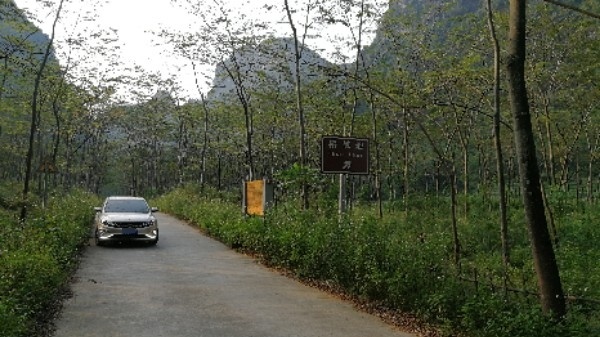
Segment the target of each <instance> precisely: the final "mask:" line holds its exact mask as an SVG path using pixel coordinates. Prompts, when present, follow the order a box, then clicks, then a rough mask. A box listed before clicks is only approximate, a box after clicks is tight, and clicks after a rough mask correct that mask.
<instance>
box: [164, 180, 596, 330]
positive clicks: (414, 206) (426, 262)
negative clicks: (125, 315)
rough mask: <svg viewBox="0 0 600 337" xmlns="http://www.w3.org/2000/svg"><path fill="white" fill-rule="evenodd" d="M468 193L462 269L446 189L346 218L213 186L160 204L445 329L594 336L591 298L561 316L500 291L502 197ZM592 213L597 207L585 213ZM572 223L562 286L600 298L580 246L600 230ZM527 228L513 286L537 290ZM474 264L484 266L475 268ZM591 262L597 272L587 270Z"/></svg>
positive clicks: (302, 272) (297, 270)
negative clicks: (214, 194)
mask: <svg viewBox="0 0 600 337" xmlns="http://www.w3.org/2000/svg"><path fill="white" fill-rule="evenodd" d="M472 198H473V199H472V200H470V201H471V212H472V215H470V216H469V217H468V218H466V219H462V220H461V222H460V225H459V231H460V237H461V240H462V243H463V246H464V249H463V257H462V269H463V271H462V272H459V270H458V269H457V267H456V266H455V265H454V264H453V260H452V236H451V229H450V228H451V224H450V220H449V219H448V218H447V216H446V214H447V211H448V209H449V207H450V204H449V200H448V198H447V197H413V198H411V200H410V201H407V202H408V209H409V210H410V211H409V212H408V213H407V212H405V211H399V209H404V207H398V205H395V206H394V205H388V207H386V209H387V212H386V214H385V216H384V218H383V219H378V218H374V217H373V216H370V215H369V214H372V213H373V211H372V209H371V206H370V205H365V206H356V207H355V208H354V210H353V212H352V214H350V215H347V216H344V217H341V218H340V217H338V216H337V213H336V212H335V211H334V210H332V209H330V208H323V209H318V210H317V209H313V210H311V211H301V210H299V209H298V207H297V205H296V203H283V204H279V205H278V206H277V207H276V208H275V209H274V210H272V211H271V212H270V213H268V214H267V216H266V217H264V218H258V217H243V216H242V215H241V212H240V208H239V206H236V205H235V204H232V203H231V202H230V201H227V200H225V199H223V198H211V197H210V193H207V194H205V195H202V194H201V193H200V194H199V190H198V189H194V188H192V187H187V188H184V189H178V190H174V191H172V192H171V193H169V194H167V195H164V196H162V197H161V198H159V199H158V200H157V202H158V203H159V205H160V207H161V208H162V209H163V210H164V211H166V212H170V213H173V214H176V215H178V216H180V217H183V218H186V219H189V220H191V221H192V222H193V223H195V224H197V225H198V226H199V227H201V228H202V229H204V230H205V231H206V232H207V233H208V234H210V235H212V236H214V237H216V238H218V239H219V240H221V241H223V242H224V243H226V244H228V245H230V246H232V247H234V248H238V249H242V250H245V251H250V252H253V253H255V254H256V255H257V256H259V257H260V258H261V259H262V260H264V261H265V263H267V264H270V265H273V266H277V267H280V268H285V269H286V270H289V271H290V272H293V273H294V274H295V275H297V276H298V277H300V278H303V279H307V280H313V281H316V282H321V283H326V284H328V285H330V286H333V287H335V288H336V289H341V290H343V291H344V292H346V293H347V294H349V295H351V296H353V297H355V298H358V299H361V300H366V301H372V302H376V303H378V304H380V305H382V306H385V307H388V308H392V309H394V310H403V311H409V312H413V313H416V314H418V315H419V317H420V318H421V319H423V320H424V321H427V322H429V323H432V324H434V325H435V326H438V327H440V329H441V330H442V331H443V332H444V333H446V334H448V335H455V334H456V333H458V332H462V333H466V334H467V335H469V336H489V337H492V336H493V337H499V336H500V337H501V336H506V337H509V336H540V337H542V336H592V335H595V334H597V333H598V331H599V330H598V325H597V324H596V323H593V322H594V321H595V319H596V318H597V317H598V311H597V308H596V309H594V306H593V305H591V304H589V303H588V304H586V303H585V302H576V303H578V304H573V305H571V306H570V312H569V315H568V317H566V318H565V319H564V321H563V322H561V323H560V324H558V323H556V322H552V321H549V320H548V318H547V317H545V316H544V315H543V314H542V312H541V310H540V308H539V304H538V301H537V299H536V298H535V296H530V295H525V294H514V293H505V292H504V291H502V290H501V285H502V281H503V269H502V264H501V258H500V255H499V253H498V250H499V243H498V242H497V241H498V239H497V237H498V233H497V232H498V230H497V229H496V228H497V226H498V225H497V224H496V223H497V219H496V216H494V215H493V214H495V212H492V210H495V207H497V205H494V204H493V203H489V202H484V201H482V200H484V199H483V197H482V196H480V197H479V198H476V197H474V196H473V197H472ZM570 207H572V205H571V203H569V205H565V209H570ZM510 210H511V212H512V213H514V214H515V218H518V217H521V218H522V217H523V214H522V211H521V210H520V207H519V204H518V202H516V201H515V202H514V203H512V204H511V207H510ZM585 211H586V212H585V213H581V216H583V217H586V218H587V217H590V216H591V217H592V218H591V219H590V220H592V219H597V216H598V214H597V211H596V212H590V210H589V209H586V210H585ZM589 213H592V214H593V215H583V214H589ZM333 214H336V216H332V215H333ZM577 214H579V213H577ZM571 216H573V213H571ZM561 221H562V220H561ZM521 222H522V220H521ZM592 223H593V222H589V224H592ZM569 226H573V228H579V231H580V234H579V233H577V230H574V231H572V232H571V233H574V234H572V236H571V235H570V236H568V237H567V236H564V239H563V241H564V245H561V247H560V249H559V250H558V256H559V260H560V261H561V263H562V266H561V267H562V269H561V270H562V271H563V275H568V276H566V277H565V281H566V282H565V284H568V285H572V286H573V287H572V288H569V289H570V290H573V291H574V293H577V294H579V295H582V296H589V297H591V298H600V292H598V290H597V289H599V288H598V286H597V282H598V280H599V279H600V278H599V277H598V276H599V275H600V273H598V272H596V271H595V270H596V269H595V268H597V267H596V266H595V264H597V263H596V261H598V257H599V256H598V255H597V253H595V252H592V255H591V256H590V259H589V260H588V259H587V257H585V256H582V255H577V253H576V252H581V249H587V248H586V247H589V248H590V250H591V248H592V246H593V245H594V244H593V243H585V242H586V241H587V240H588V239H589V238H590V237H592V238H593V237H596V236H597V235H598V230H596V229H595V228H594V226H590V225H587V226H586V224H585V223H582V222H578V221H575V222H574V223H572V224H571V225H569ZM524 228H525V226H524V224H523V223H519V222H518V221H517V222H516V224H515V226H513V227H511V237H512V238H513V241H512V242H513V247H512V250H511V252H512V254H511V259H512V261H513V263H512V265H511V267H510V269H509V270H508V274H509V279H510V280H511V282H510V283H509V286H510V287H512V288H517V287H523V290H525V291H528V292H534V293H535V291H536V279H535V275H534V274H533V266H532V262H531V251H530V248H529V245H528V242H527V238H526V237H527V233H526V231H525V229H524ZM565 231H566V229H565ZM561 232H562V230H561ZM586 236H587V238H586ZM567 242H568V244H567ZM594 242H597V241H594ZM586 251H587V250H586ZM474 270H478V273H479V274H478V275H471V273H472V271H474ZM587 270H591V271H593V273H587V274H586V271H587ZM586 278H587V279H586ZM470 279H473V280H474V282H473V280H472V281H469V280H470ZM492 284H493V285H494V286H491V285H492ZM584 286H587V287H588V288H587V289H588V290H587V292H586V291H584V290H585V289H584V288H582V287H584ZM591 288H594V290H592V289H591Z"/></svg>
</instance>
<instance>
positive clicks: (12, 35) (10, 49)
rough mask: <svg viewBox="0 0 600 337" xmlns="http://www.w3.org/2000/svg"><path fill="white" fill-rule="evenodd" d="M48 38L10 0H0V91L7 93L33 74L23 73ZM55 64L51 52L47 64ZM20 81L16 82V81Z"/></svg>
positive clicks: (35, 61)
mask: <svg viewBox="0 0 600 337" xmlns="http://www.w3.org/2000/svg"><path fill="white" fill-rule="evenodd" d="M49 41H50V39H49V37H48V36H47V35H46V34H44V33H43V32H42V31H41V30H40V29H39V28H37V27H36V26H35V25H34V24H32V23H31V22H30V21H29V20H28V19H27V18H26V17H25V15H24V13H23V11H22V10H21V9H19V8H18V7H17V6H16V5H15V3H14V2H13V0H0V58H1V59H2V60H3V62H2V64H1V66H0V86H1V87H0V93H1V94H2V96H6V95H8V96H10V95H11V91H14V90H17V89H18V88H19V87H22V86H23V85H28V84H27V82H32V81H33V77H32V76H28V75H25V74H26V73H27V72H28V71H30V70H31V68H32V67H36V68H37V66H38V65H39V61H40V60H41V59H42V57H43V54H44V52H45V51H46V46H47V45H48V43H49ZM52 63H54V64H58V61H57V60H56V58H55V57H54V56H53V55H51V58H50V64H52ZM18 83H20V84H18Z"/></svg>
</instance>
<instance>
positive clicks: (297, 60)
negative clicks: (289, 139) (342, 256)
mask: <svg viewBox="0 0 600 337" xmlns="http://www.w3.org/2000/svg"><path fill="white" fill-rule="evenodd" d="M285 11H286V13H287V17H288V20H289V24H290V27H291V28H292V33H293V37H294V56H295V62H294V66H295V71H296V74H295V75H296V76H295V80H296V81H295V82H296V105H297V109H298V123H299V125H300V128H299V129H300V130H299V131H300V166H301V167H302V168H303V169H305V168H306V164H307V160H306V139H305V138H306V130H305V122H304V107H303V105H302V82H301V80H302V78H301V76H300V60H301V58H302V55H301V53H300V46H299V41H298V32H297V31H296V26H295V25H294V21H293V20H292V11H291V9H290V6H289V3H288V0H285ZM308 208H309V204H308V183H307V182H306V181H303V182H302V209H305V210H306V209H308Z"/></svg>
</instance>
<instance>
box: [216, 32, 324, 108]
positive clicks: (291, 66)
mask: <svg viewBox="0 0 600 337" xmlns="http://www.w3.org/2000/svg"><path fill="white" fill-rule="evenodd" d="M331 66H332V65H331V63H330V62H328V61H327V60H325V59H324V58H322V57H321V56H320V55H319V54H318V53H316V52H314V51H312V50H310V49H304V50H303V55H302V59H301V65H300V73H301V76H302V80H303V81H304V82H305V83H306V82H310V81H312V80H314V79H316V78H323V76H324V72H323V68H326V67H331ZM237 74H239V77H238V75H237ZM232 75H233V76H232ZM295 76H296V70H295V55H294V41H293V39H291V38H272V39H268V40H266V41H263V42H262V43H260V44H259V45H257V46H248V47H245V48H242V49H241V50H237V51H235V52H234V53H233V54H232V55H231V56H230V57H229V58H228V59H227V60H225V61H223V62H222V63H220V64H218V65H216V69H215V78H214V79H213V83H212V87H213V89H212V90H211V91H210V93H209V94H208V99H209V100H223V99H229V98H232V97H233V98H235V95H236V82H237V86H238V87H239V86H240V85H241V86H243V87H244V88H246V89H251V88H259V87H265V86H273V85H276V86H277V87H279V88H281V89H284V90H291V89H293V88H294V83H295V80H294V78H295ZM232 77H234V78H235V79H236V81H235V82H234V80H233V78H232Z"/></svg>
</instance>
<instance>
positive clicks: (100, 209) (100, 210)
mask: <svg viewBox="0 0 600 337" xmlns="http://www.w3.org/2000/svg"><path fill="white" fill-rule="evenodd" d="M94 211H96V213H98V212H102V207H94Z"/></svg>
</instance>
